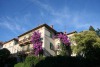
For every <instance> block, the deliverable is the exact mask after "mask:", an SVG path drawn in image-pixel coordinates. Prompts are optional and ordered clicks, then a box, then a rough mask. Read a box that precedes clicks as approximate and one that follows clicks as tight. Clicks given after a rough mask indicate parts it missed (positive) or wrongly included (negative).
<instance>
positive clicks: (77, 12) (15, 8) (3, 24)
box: [0, 0, 100, 41]
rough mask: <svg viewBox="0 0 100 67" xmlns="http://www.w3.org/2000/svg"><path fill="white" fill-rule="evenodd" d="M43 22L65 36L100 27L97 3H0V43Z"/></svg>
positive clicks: (42, 0)
mask: <svg viewBox="0 0 100 67" xmlns="http://www.w3.org/2000/svg"><path fill="white" fill-rule="evenodd" d="M43 23H47V24H48V25H54V29H55V30H57V31H66V32H67V33H69V32H71V31H75V30H76V31H78V32H80V31H82V30H87V29H88V27H89V26H90V25H92V26H93V27H94V28H95V29H96V28H100V27H99V25H100V0H0V41H8V40H10V39H12V38H14V37H17V36H18V35H20V34H22V33H24V32H26V31H28V30H30V29H32V28H34V27H36V26H38V25H39V24H43Z"/></svg>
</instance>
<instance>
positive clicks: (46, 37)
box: [3, 24, 76, 56]
mask: <svg viewBox="0 0 100 67" xmlns="http://www.w3.org/2000/svg"><path fill="white" fill-rule="evenodd" d="M34 31H39V32H40V33H41V40H42V42H43V43H42V48H43V55H45V56H51V55H52V56H55V55H58V54H59V52H58V51H59V48H57V46H59V45H60V43H61V42H60V40H59V39H57V38H56V39H53V36H54V35H55V34H57V33H58V32H57V31H56V30H54V29H53V26H48V25H47V24H42V25H39V26H38V27H36V28H34V29H32V30H29V31H27V32H25V33H23V34H21V35H19V36H18V38H13V39H11V40H9V41H7V42H5V43H4V45H3V48H7V49H8V50H9V51H10V52H11V54H15V53H18V52H25V53H27V54H28V53H30V52H31V51H32V49H33V45H32V43H31V36H32V34H33V32H34ZM73 33H76V32H72V33H69V34H68V36H69V37H71V36H72V34H73Z"/></svg>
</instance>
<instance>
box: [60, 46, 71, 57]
mask: <svg viewBox="0 0 100 67" xmlns="http://www.w3.org/2000/svg"><path fill="white" fill-rule="evenodd" d="M60 48H61V51H59V52H60V55H61V56H70V51H71V50H70V46H66V45H64V44H61V45H60Z"/></svg>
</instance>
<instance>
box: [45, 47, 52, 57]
mask: <svg viewBox="0 0 100 67" xmlns="http://www.w3.org/2000/svg"><path fill="white" fill-rule="evenodd" d="M43 54H44V56H52V55H51V54H50V53H49V52H48V51H47V50H46V49H45V48H44V49H43Z"/></svg>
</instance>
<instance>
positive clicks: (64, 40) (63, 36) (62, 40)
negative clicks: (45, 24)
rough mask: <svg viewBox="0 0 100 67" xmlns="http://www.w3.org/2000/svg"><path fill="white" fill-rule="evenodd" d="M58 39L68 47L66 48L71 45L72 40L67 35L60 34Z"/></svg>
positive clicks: (57, 36)
mask: <svg viewBox="0 0 100 67" xmlns="http://www.w3.org/2000/svg"><path fill="white" fill-rule="evenodd" d="M56 38H59V39H60V40H61V42H62V43H63V44H64V45H66V46H69V45H70V40H69V38H68V37H67V35H66V34H63V33H59V34H57V35H56Z"/></svg>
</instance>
